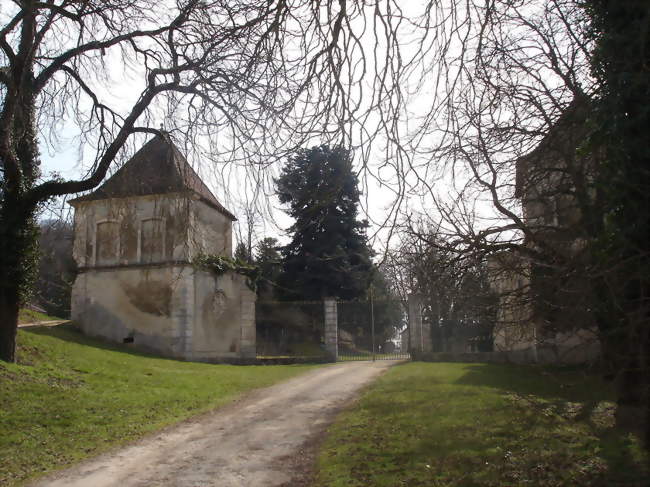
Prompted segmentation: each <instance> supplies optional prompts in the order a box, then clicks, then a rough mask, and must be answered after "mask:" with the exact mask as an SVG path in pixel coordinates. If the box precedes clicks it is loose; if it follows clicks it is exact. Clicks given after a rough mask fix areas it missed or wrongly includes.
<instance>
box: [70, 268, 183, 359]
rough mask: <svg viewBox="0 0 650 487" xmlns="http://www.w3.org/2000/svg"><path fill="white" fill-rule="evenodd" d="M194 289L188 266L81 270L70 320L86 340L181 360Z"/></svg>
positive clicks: (73, 293) (74, 291)
mask: <svg viewBox="0 0 650 487" xmlns="http://www.w3.org/2000/svg"><path fill="white" fill-rule="evenodd" d="M193 287H194V286H193V278H192V269H191V268H190V267H188V266H164V267H162V266H160V267H153V266H152V267H150V268H122V269H110V270H109V269H96V270H88V271H84V272H81V273H80V274H79V275H78V276H77V279H76V281H75V283H74V286H73V288H72V319H73V320H74V321H75V322H77V323H79V324H80V326H81V329H82V330H83V332H84V333H86V334H87V335H90V336H99V337H102V338H106V339H108V340H110V341H112V342H116V343H124V342H131V341H132V343H133V344H134V345H135V346H136V347H139V348H141V349H145V350H151V351H155V352H158V353H161V354H164V355H167V356H172V357H179V358H181V357H185V355H186V349H187V346H188V339H189V338H191V337H189V336H188V334H187V331H188V330H190V329H191V325H192V321H193V319H194V316H193V304H194V303H193V299H192V294H193Z"/></svg>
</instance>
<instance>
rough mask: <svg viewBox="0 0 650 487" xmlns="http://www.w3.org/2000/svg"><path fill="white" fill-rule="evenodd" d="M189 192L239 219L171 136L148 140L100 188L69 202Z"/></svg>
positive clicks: (225, 213)
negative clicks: (210, 186)
mask: <svg viewBox="0 0 650 487" xmlns="http://www.w3.org/2000/svg"><path fill="white" fill-rule="evenodd" d="M186 191H191V192H193V193H194V194H196V195H197V196H199V198H200V199H201V200H202V201H203V202H204V203H206V204H208V205H209V206H211V207H213V208H214V209H215V210H217V211H219V212H220V213H222V214H224V215H225V216H227V217H228V218H230V219H231V220H237V218H235V216H234V215H233V214H232V213H231V212H230V211H228V210H227V209H226V208H225V207H224V206H223V205H222V204H221V203H219V200H217V198H216V197H215V196H214V195H213V194H212V192H211V191H210V190H209V189H208V187H207V186H206V185H205V183H204V182H203V181H202V180H201V178H200V177H199V175H198V174H197V173H196V171H194V169H192V166H190V164H189V163H188V162H187V159H185V156H183V154H182V153H181V151H180V150H179V149H178V147H176V146H175V145H174V143H173V142H172V141H171V139H170V138H169V136H168V135H157V136H155V137H154V138H152V139H151V140H149V141H148V142H147V143H146V144H145V145H144V146H142V148H141V149H140V150H139V151H138V152H136V154H135V155H134V156H133V157H132V158H131V159H129V160H128V161H127V162H126V164H124V165H123V166H122V167H121V168H120V169H118V170H117V171H116V172H115V174H113V175H112V176H111V177H110V178H108V179H107V180H106V182H105V183H104V184H102V185H101V186H100V187H99V188H97V189H96V190H95V191H93V192H92V193H88V194H86V195H83V196H80V197H78V198H75V199H73V200H70V201H69V203H71V204H74V203H77V202H82V201H95V200H103V199H108V198H125V197H129V196H144V195H150V194H165V193H177V192H186Z"/></svg>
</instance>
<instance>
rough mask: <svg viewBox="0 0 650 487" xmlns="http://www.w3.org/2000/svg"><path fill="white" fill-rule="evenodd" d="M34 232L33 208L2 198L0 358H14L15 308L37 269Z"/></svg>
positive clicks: (8, 360) (16, 314) (16, 323)
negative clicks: (26, 208) (25, 208)
mask: <svg viewBox="0 0 650 487" xmlns="http://www.w3.org/2000/svg"><path fill="white" fill-rule="evenodd" d="M10 203H14V204H10ZM36 235H37V233H36V226H35V224H34V218H33V211H24V209H21V208H20V206H19V205H17V204H15V200H14V201H11V200H10V199H9V198H5V200H4V201H3V205H2V207H1V208H0V276H2V278H1V280H0V360H4V361H6V362H15V360H16V330H17V328H18V310H19V309H20V305H21V302H22V300H23V298H24V297H25V291H26V290H28V289H30V287H31V286H30V284H31V281H32V279H33V277H34V274H35V272H36V270H37V266H36V261H37V252H36V249H37V240H36Z"/></svg>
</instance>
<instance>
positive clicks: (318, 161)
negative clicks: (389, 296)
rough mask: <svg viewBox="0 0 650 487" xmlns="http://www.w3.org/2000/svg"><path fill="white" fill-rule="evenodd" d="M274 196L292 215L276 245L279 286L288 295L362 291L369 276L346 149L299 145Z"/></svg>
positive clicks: (347, 295)
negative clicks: (285, 239)
mask: <svg viewBox="0 0 650 487" xmlns="http://www.w3.org/2000/svg"><path fill="white" fill-rule="evenodd" d="M276 185H277V191H278V197H279V199H280V202H281V203H284V204H287V205H288V209H287V210H286V211H287V213H288V214H289V215H290V216H291V217H293V218H294V219H295V223H294V224H293V225H292V226H291V227H290V228H289V233H290V234H291V235H292V238H291V242H290V243H289V244H288V245H286V246H285V247H283V248H282V267H283V272H282V275H281V276H280V286H281V292H282V294H283V296H284V297H285V298H288V299H307V300H309V299H321V298H323V297H326V296H336V297H339V298H342V299H355V298H360V297H363V296H364V295H365V293H366V292H367V290H368V286H369V284H370V279H371V269H372V262H371V260H370V257H371V251H370V249H369V248H368V246H367V243H366V233H365V230H366V227H367V226H368V223H367V222H366V221H359V220H358V219H357V216H358V209H357V208H358V204H359V197H360V192H359V189H358V180H357V177H356V175H355V174H354V172H353V170H352V154H351V153H350V151H349V150H347V149H344V148H342V147H334V148H330V147H329V146H327V145H322V146H319V147H312V148H311V149H302V150H299V151H298V152H297V153H296V154H295V155H294V156H293V157H291V158H290V159H289V161H288V162H287V164H286V165H285V166H284V168H283V169H282V173H281V175H280V177H279V178H278V179H277V180H276Z"/></svg>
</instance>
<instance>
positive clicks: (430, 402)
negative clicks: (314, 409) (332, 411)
mask: <svg viewBox="0 0 650 487" xmlns="http://www.w3.org/2000/svg"><path fill="white" fill-rule="evenodd" d="M613 413H614V403H613V402H612V391H611V390H610V389H609V388H608V387H607V386H606V385H605V384H603V383H602V382H601V381H600V380H599V379H598V378H596V377H593V376H589V375H586V374H585V373H584V372H581V371H578V370H575V369H574V370H568V369H551V368H548V369H540V368H533V367H523V366H505V365H487V364H450V363H435V364H434V363H408V364H404V365H398V366H396V367H393V368H392V369H391V370H390V371H389V372H388V373H387V374H386V375H384V376H383V377H381V378H380V379H379V381H377V382H376V383H375V384H373V385H372V386H371V387H370V388H369V389H368V390H367V391H366V392H365V393H364V394H363V396H362V397H361V399H360V400H359V402H358V403H357V404H356V405H355V406H354V407H353V408H352V409H350V410H349V411H346V412H344V413H343V414H342V415H341V416H340V417H339V420H338V421H337V422H336V423H335V424H334V425H333V426H332V427H331V428H330V431H329V434H328V437H327V438H326V440H325V443H324V445H323V449H322V451H321V453H320V457H319V465H318V482H317V484H318V485H319V486H328V487H343V486H345V487H355V486H358V487H361V486H363V487H367V486H386V487H389V486H390V487H394V486H410V487H414V486H472V485H481V486H483V485H485V486H506V485H507V486H515V485H535V486H565V485H566V486H574V485H581V486H585V485H599V486H600V485H629V486H632V485H639V486H641V485H646V481H647V478H648V477H647V475H648V471H647V463H646V462H647V461H648V458H647V457H646V456H644V454H643V453H642V450H641V449H640V447H639V443H638V441H637V440H636V438H635V437H633V436H631V435H627V434H624V433H622V432H620V431H617V430H616V428H614V426H613Z"/></svg>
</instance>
